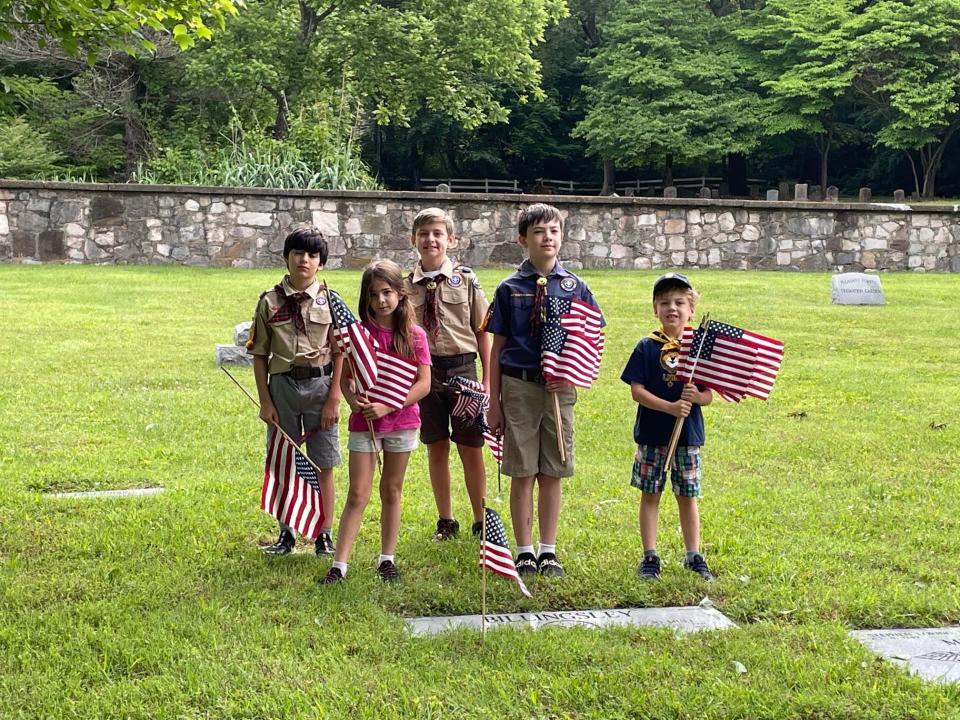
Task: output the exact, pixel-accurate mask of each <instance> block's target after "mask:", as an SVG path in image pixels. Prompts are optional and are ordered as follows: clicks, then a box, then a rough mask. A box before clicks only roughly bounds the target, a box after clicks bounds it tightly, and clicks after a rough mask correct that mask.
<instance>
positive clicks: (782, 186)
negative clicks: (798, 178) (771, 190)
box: [777, 181, 793, 200]
mask: <svg viewBox="0 0 960 720" xmlns="http://www.w3.org/2000/svg"><path fill="white" fill-rule="evenodd" d="M777 190H778V191H779V192H780V199H781V200H790V199H791V198H792V197H793V196H792V195H791V194H790V183H788V182H786V181H784V182H781V183H779V184H778V185H777Z"/></svg>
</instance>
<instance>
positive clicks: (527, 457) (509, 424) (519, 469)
mask: <svg viewBox="0 0 960 720" xmlns="http://www.w3.org/2000/svg"><path fill="white" fill-rule="evenodd" d="M556 395H557V396H558V398H559V400H560V419H561V420H562V421H563V447H564V452H565V453H566V456H567V461H566V462H565V463H564V462H561V461H560V450H559V449H558V448H557V426H556V420H555V419H554V403H553V393H548V392H547V391H546V389H545V388H544V387H543V385H539V384H537V383H535V382H530V381H528V380H521V379H519V378H515V377H510V376H508V375H504V376H503V377H502V379H501V386H500V398H501V400H500V402H501V405H502V407H503V419H504V423H505V425H506V429H505V432H504V437H503V466H502V469H503V473H504V475H509V476H510V477H529V476H531V475H537V474H538V473H543V474H544V475H551V476H553V477H561V478H562V477H570V476H572V475H573V406H574V405H575V404H576V402H577V390H576V388H573V387H567V388H564V389H562V390H561V391H560V392H558V393H556Z"/></svg>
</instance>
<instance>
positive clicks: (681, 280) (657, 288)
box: [653, 272, 693, 297]
mask: <svg viewBox="0 0 960 720" xmlns="http://www.w3.org/2000/svg"><path fill="white" fill-rule="evenodd" d="M671 287H682V288H687V289H689V290H693V285H692V284H691V283H690V281H689V280H687V276H686V275H684V274H682V273H677V272H668V273H665V274H663V275H661V276H660V277H658V278H657V281H656V282H655V283H653V295H654V297H656V295H657V292H662V291H664V290H667V289H668V288H671Z"/></svg>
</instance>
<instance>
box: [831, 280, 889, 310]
mask: <svg viewBox="0 0 960 720" xmlns="http://www.w3.org/2000/svg"><path fill="white" fill-rule="evenodd" d="M832 289H833V293H832V299H833V304H834V305H885V304H886V299H885V298H884V296H883V288H882V287H880V278H879V277H877V276H876V275H867V274H866V273H841V274H839V275H834V276H833V282H832Z"/></svg>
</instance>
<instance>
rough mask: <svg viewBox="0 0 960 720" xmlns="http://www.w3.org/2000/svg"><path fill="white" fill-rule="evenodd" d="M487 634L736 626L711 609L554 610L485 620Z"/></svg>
mask: <svg viewBox="0 0 960 720" xmlns="http://www.w3.org/2000/svg"><path fill="white" fill-rule="evenodd" d="M486 625H487V629H488V630H493V629H497V628H502V627H509V628H529V629H531V630H538V629H540V628H548V627H584V628H600V627H611V626H617V625H621V626H622V625H630V626H651V627H663V628H672V629H673V630H675V631H677V632H696V631H698V630H723V629H727V628H735V627H736V624H735V623H734V622H733V621H732V620H730V618H728V617H727V616H726V615H724V614H723V613H721V612H720V611H719V610H717V609H716V608H713V607H704V606H702V605H700V606H695V607H665V608H617V609H612V610H558V611H548V610H543V611H537V612H523V613H505V614H491V615H487V616H486ZM407 627H408V628H409V629H410V632H411V633H412V634H413V635H434V634H436V633H440V632H444V631H445V630H454V629H459V628H468V629H472V630H479V629H480V616H479V615H459V616H448V617H421V618H411V619H409V620H407Z"/></svg>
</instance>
